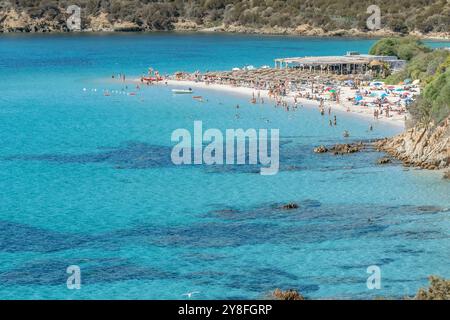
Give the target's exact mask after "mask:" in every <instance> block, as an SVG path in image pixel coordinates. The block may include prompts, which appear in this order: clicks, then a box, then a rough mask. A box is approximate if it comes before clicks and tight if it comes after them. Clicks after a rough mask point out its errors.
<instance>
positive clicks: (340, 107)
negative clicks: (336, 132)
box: [137, 79, 405, 128]
mask: <svg viewBox="0 0 450 320" xmlns="http://www.w3.org/2000/svg"><path fill="white" fill-rule="evenodd" d="M137 81H138V82H140V80H139V79H138V80H137ZM158 84H159V85H168V86H172V87H174V88H180V89H187V88H193V89H195V88H199V89H211V90H220V91H223V92H228V93H234V94H242V95H244V96H246V97H248V98H249V99H251V98H252V97H253V95H255V96H256V95H257V94H258V91H259V94H260V97H262V98H263V99H266V101H270V102H274V99H271V98H270V97H269V91H268V90H257V89H254V88H249V87H240V86H232V85H226V84H216V83H206V82H198V81H189V80H171V79H168V80H165V81H163V82H159V83H158ZM194 94H195V93H194ZM295 95H296V94H295V93H289V94H288V95H287V96H285V97H283V100H284V101H285V102H287V103H288V104H290V105H293V104H294V97H295ZM354 95H355V92H354V90H352V89H351V88H348V87H343V88H341V102H340V103H337V102H336V101H325V103H324V107H325V109H326V110H328V108H331V109H332V111H338V112H344V113H350V114H354V115H357V116H361V117H363V118H364V119H366V120H369V121H370V120H372V121H374V123H376V121H382V122H388V123H391V124H393V125H395V126H399V127H402V128H403V127H404V126H405V115H404V114H402V115H400V114H395V113H394V114H391V115H390V117H386V115H379V116H378V119H374V115H373V108H370V107H367V106H359V105H353V103H352V102H351V101H348V100H347V98H351V97H353V96H354ZM297 103H298V104H300V105H302V106H304V107H309V108H317V109H318V108H319V107H320V102H319V101H316V100H310V99H306V98H297ZM318 112H319V110H318Z"/></svg>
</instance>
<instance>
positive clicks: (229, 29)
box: [0, 9, 450, 40]
mask: <svg viewBox="0 0 450 320" xmlns="http://www.w3.org/2000/svg"><path fill="white" fill-rule="evenodd" d="M70 31H71V30H69V28H68V27H67V23H66V21H65V20H63V19H62V20H61V19H60V20H51V19H45V18H32V17H30V16H29V15H28V14H27V13H25V12H18V11H16V10H14V9H10V10H3V11H2V10H0V33H62V32H70ZM151 31H172V32H203V33H237V34H261V35H291V36H305V37H344V38H357V37H362V38H380V37H388V36H401V35H409V36H415V37H419V38H422V39H430V40H450V34H449V33H448V32H430V33H422V32H420V31H418V30H414V31H412V32H409V33H408V34H402V33H399V32H394V31H392V30H390V29H387V28H383V29H379V30H374V31H370V30H369V31H367V30H359V29H357V28H352V29H336V30H324V29H323V28H321V27H314V26H311V25H309V24H300V25H298V26H296V27H280V26H264V27H253V26H246V25H238V24H224V23H222V24H220V25H207V24H198V23H196V22H195V21H192V20H187V19H182V18H179V19H178V20H177V21H175V22H173V23H172V24H171V28H169V29H167V30H155V29H153V28H151V27H150V26H147V25H138V24H137V23H135V22H132V21H124V20H117V21H110V20H109V19H108V15H107V14H106V13H100V14H98V15H88V16H86V17H83V26H82V30H81V32H151Z"/></svg>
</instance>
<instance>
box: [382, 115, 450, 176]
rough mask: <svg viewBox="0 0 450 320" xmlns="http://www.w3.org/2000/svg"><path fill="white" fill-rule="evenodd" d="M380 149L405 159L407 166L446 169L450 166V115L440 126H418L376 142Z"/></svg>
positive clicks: (402, 159) (404, 162)
mask: <svg viewBox="0 0 450 320" xmlns="http://www.w3.org/2000/svg"><path fill="white" fill-rule="evenodd" d="M375 147H376V148H377V149H378V150H379V151H384V152H387V153H388V154H390V155H392V156H394V157H395V158H397V159H399V160H401V161H403V164H404V165H405V166H417V167H421V168H424V169H444V168H448V167H449V166H450V117H449V118H447V119H446V120H445V121H443V123H442V124H440V125H439V126H436V127H435V126H433V125H432V124H430V125H428V126H425V127H423V126H416V127H413V128H410V129H408V130H406V131H405V132H403V133H402V134H400V135H397V136H395V137H393V138H389V139H383V140H380V141H377V142H376V143H375Z"/></svg>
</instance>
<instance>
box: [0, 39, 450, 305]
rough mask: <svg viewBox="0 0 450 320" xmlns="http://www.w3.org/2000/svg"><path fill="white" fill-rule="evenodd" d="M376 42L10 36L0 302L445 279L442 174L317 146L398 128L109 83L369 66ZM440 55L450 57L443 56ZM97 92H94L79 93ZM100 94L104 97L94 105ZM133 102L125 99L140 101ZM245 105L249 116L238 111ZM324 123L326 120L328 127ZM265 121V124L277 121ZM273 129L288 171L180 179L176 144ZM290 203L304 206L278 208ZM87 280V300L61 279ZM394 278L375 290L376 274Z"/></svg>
mask: <svg viewBox="0 0 450 320" xmlns="http://www.w3.org/2000/svg"><path fill="white" fill-rule="evenodd" d="M373 42H374V40H364V39H351V40H349V39H314V38H296V37H280V36H264V37H263V36H241V35H206V34H195V35H191V34H166V33H161V34H115V35H52V36H48V35H41V36H38V35H13V36H1V37H0V92H1V95H0V137H1V139H0V298H6V299H18V298H21V299H22V298H24V299H31V298H57V299H73V298H82V299H85V298H86V299H90V298H125V299H139V298H153V299H163V298H170V299H183V298H185V297H184V296H182V294H183V293H185V292H189V291H199V292H200V294H198V295H196V296H195V298H198V299H215V298H237V299H240V298H262V297H264V296H265V294H267V292H269V291H271V290H273V289H274V288H277V287H279V288H283V289H287V288H294V289H297V290H299V291H301V292H302V293H303V294H304V295H306V296H307V297H311V298H330V297H331V298H372V297H375V296H388V297H402V296H405V295H411V294H414V293H415V292H416V291H417V289H418V288H419V287H421V286H425V285H426V284H427V280H426V278H427V276H428V275H431V274H437V275H440V276H444V277H449V276H450V270H449V268H448V265H449V262H450V261H449V260H450V259H449V253H450V239H449V230H450V219H449V212H450V209H449V208H450V192H449V191H450V185H449V183H448V182H445V181H443V180H442V179H441V174H440V173H436V172H426V171H421V170H415V169H405V168H403V167H402V166H401V165H399V164H398V163H395V162H394V163H392V164H389V165H386V166H382V167H380V166H377V165H375V161H376V159H378V158H379V157H380V156H381V155H380V154H378V153H375V152H371V151H367V152H362V153H357V154H353V155H348V156H331V155H317V154H314V153H312V149H313V147H314V146H316V145H319V144H333V143H336V142H341V141H342V132H343V130H345V129H347V130H349V131H350V132H351V140H355V141H357V140H361V139H363V140H365V139H371V138H377V137H383V136H389V135H393V134H395V133H397V132H398V131H399V129H398V128H396V127H393V126H390V125H386V124H381V123H372V124H373V125H374V131H373V132H369V131H368V127H369V124H370V123H369V120H367V119H363V118H359V117H357V116H351V115H346V114H338V121H339V124H338V127H337V128H330V127H329V126H328V119H324V118H322V117H321V116H320V114H319V113H318V112H317V110H314V109H310V108H304V109H301V110H299V111H296V112H289V113H287V112H284V111H282V110H280V109H276V108H273V106H272V105H271V104H265V105H264V106H261V105H258V106H254V105H250V104H249V103H248V102H247V100H248V98H247V97H243V96H239V95H231V94H225V93H220V92H217V91H208V90H198V94H199V95H202V96H204V97H205V98H207V99H208V101H207V102H205V103H199V102H196V101H194V100H193V99H192V98H191V97H189V96H174V95H172V94H171V92H170V88H167V87H164V86H159V87H145V88H142V90H140V91H139V92H138V94H137V95H136V96H128V95H118V94H113V95H112V96H110V97H105V96H103V94H102V92H103V90H104V89H108V90H121V89H124V88H123V85H122V84H121V83H119V82H117V81H112V80H111V75H112V74H117V73H120V72H122V73H126V74H127V75H128V77H130V78H131V77H132V76H140V75H141V74H143V73H145V72H146V70H147V68H148V67H149V66H152V67H153V68H155V69H158V70H160V71H161V72H162V73H172V72H174V71H177V70H185V71H195V70H203V71H205V70H223V69H230V68H232V67H236V66H238V67H242V66H244V65H246V64H252V65H255V66H260V65H265V64H268V65H272V64H273V59H274V58H277V57H285V56H304V55H332V54H333V55H334V54H339V55H340V54H343V53H345V52H346V51H350V50H352V51H361V52H367V51H368V49H369V48H370V46H371V45H372V44H373ZM431 45H432V46H443V45H447V44H446V43H437V42H434V43H432V44H431ZM83 88H86V89H87V91H86V92H85V91H83ZM93 89H97V91H96V92H95V91H93ZM129 91H131V89H129ZM236 104H240V106H241V108H240V109H239V111H238V112H239V115H240V118H239V119H237V118H236V113H237V111H236V109H235V108H234V106H235V105H236ZM325 118H326V117H325ZM267 119H270V122H269V123H268V122H267V121H266V120H267ZM194 120H202V121H203V124H204V126H205V127H210V128H220V129H226V128H244V129H246V128H279V129H280V133H281V163H280V166H281V170H280V173H279V174H278V175H275V176H261V175H259V174H258V172H259V171H258V170H255V168H254V167H250V166H214V167H210V166H201V165H200V166H182V167H177V166H174V165H173V164H172V163H171V161H170V158H169V154H170V151H171V147H172V146H173V143H171V141H170V136H171V133H172V131H173V130H175V129H177V128H187V129H191V128H192V127H193V121H194ZM287 202H296V203H298V204H299V205H300V207H299V208H298V209H296V210H292V211H283V210H280V209H278V207H279V206H280V205H282V204H284V203H287ZM69 265H79V266H80V267H81V272H82V288H81V290H68V289H67V287H66V279H67V276H68V275H67V274H66V268H67V267H68V266H69ZM370 265H377V266H379V267H380V268H381V272H382V288H381V290H368V289H367V287H366V279H367V277H368V276H369V275H368V274H367V273H366V269H367V267H368V266H370Z"/></svg>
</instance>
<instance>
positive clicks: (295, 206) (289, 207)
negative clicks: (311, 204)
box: [281, 202, 299, 210]
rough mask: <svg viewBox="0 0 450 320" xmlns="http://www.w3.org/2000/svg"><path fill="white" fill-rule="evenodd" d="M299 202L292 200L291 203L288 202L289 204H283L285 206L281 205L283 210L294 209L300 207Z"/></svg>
mask: <svg viewBox="0 0 450 320" xmlns="http://www.w3.org/2000/svg"><path fill="white" fill-rule="evenodd" d="M298 207H299V206H298V204H296V203H294V202H291V203H288V204H285V205H283V206H281V209H283V210H293V209H298Z"/></svg>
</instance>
